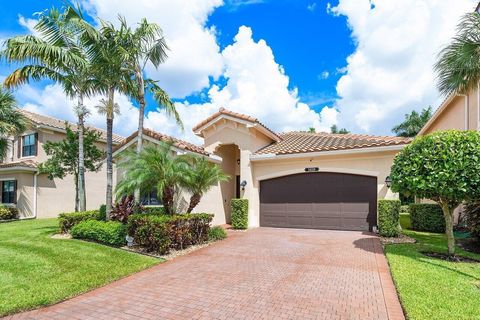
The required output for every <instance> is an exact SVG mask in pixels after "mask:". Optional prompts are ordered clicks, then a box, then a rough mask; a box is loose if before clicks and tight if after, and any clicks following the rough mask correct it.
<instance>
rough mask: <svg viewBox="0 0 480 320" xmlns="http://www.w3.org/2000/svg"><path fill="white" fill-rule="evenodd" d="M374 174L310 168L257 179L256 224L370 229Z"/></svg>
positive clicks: (373, 211)
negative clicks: (258, 221)
mask: <svg viewBox="0 0 480 320" xmlns="http://www.w3.org/2000/svg"><path fill="white" fill-rule="evenodd" d="M376 221H377V179H376V178H375V177H368V176H361V175H353V174H343V173H329V172H313V173H301V174H295V175H289V176H284V177H279V178H274V179H269V180H264V181H261V182H260V226H263V227H284V228H309V229H336V230H370V231H371V230H372V227H373V226H375V225H376Z"/></svg>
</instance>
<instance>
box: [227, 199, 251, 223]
mask: <svg viewBox="0 0 480 320" xmlns="http://www.w3.org/2000/svg"><path fill="white" fill-rule="evenodd" d="M230 212H231V215H232V227H233V228H234V229H247V228H248V200H247V199H232V200H231V201H230Z"/></svg>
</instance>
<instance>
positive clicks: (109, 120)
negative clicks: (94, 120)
mask: <svg viewBox="0 0 480 320" xmlns="http://www.w3.org/2000/svg"><path fill="white" fill-rule="evenodd" d="M114 90H115V89H113V88H111V89H110V90H109V91H108V105H109V108H110V109H111V110H107V194H106V207H107V208H106V212H107V215H106V220H110V212H111V211H112V193H113V190H112V189H113V150H112V134H113V108H114V94H115V91H114Z"/></svg>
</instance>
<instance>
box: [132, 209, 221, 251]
mask: <svg viewBox="0 0 480 320" xmlns="http://www.w3.org/2000/svg"><path fill="white" fill-rule="evenodd" d="M212 219H213V215H211V214H206V213H195V214H182V215H173V216H172V215H157V214H133V215H131V216H130V217H129V218H128V224H127V232H128V234H129V235H130V236H132V237H133V239H134V242H135V243H136V244H138V245H141V246H143V247H144V248H145V249H146V250H147V251H155V252H158V253H160V254H165V253H168V251H169V250H170V249H184V248H186V247H188V246H190V245H195V244H199V243H202V242H205V241H207V240H208V231H209V229H210V222H211V221H212Z"/></svg>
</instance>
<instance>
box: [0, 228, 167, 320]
mask: <svg viewBox="0 0 480 320" xmlns="http://www.w3.org/2000/svg"><path fill="white" fill-rule="evenodd" d="M55 233H58V220H57V219H39V220H25V221H15V222H11V223H4V224H0V256H1V257H2V258H1V259H0V288H2V290H0V301H1V302H0V316H4V315H7V314H11V313H15V312H19V311H24V310H28V309H33V308H37V307H40V306H45V305H49V304H53V303H56V302H59V301H62V300H65V299H68V298H71V297H74V296H76V295H78V294H81V293H83V292H86V291H89V290H92V289H94V288H97V287H100V286H103V285H105V284H107V283H110V282H112V281H115V280H118V279H120V278H123V277H125V276H127V275H129V274H132V273H135V272H138V271H140V270H143V269H146V268H148V267H150V266H153V265H155V264H158V263H159V262H160V261H159V260H158V259H154V258H150V257H147V256H142V255H138V254H132V253H130V252H126V251H124V250H119V249H116V248H112V247H109V246H103V245H99V244H96V243H92V242H85V241H78V240H67V239H65V240H64V239H53V238H51V236H52V235H53V234H55Z"/></svg>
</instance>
